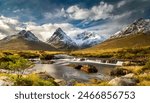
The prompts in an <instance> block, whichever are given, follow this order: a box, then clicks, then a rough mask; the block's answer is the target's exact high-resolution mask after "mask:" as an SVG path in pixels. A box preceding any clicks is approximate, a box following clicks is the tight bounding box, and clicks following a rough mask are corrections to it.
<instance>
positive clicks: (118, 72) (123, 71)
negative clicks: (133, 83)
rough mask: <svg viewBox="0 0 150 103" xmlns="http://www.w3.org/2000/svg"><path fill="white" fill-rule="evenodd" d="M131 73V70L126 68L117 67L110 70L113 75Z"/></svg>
mask: <svg viewBox="0 0 150 103" xmlns="http://www.w3.org/2000/svg"><path fill="white" fill-rule="evenodd" d="M129 73H131V71H130V70H127V69H124V68H115V69H113V70H112V71H111V72H110V75H111V76H123V75H126V74H129Z"/></svg>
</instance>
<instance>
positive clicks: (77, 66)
mask: <svg viewBox="0 0 150 103" xmlns="http://www.w3.org/2000/svg"><path fill="white" fill-rule="evenodd" d="M81 67H82V65H76V66H75V67H74V68H75V69H77V70H80V69H81Z"/></svg>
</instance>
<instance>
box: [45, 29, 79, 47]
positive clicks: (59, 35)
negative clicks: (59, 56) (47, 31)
mask: <svg viewBox="0 0 150 103" xmlns="http://www.w3.org/2000/svg"><path fill="white" fill-rule="evenodd" d="M47 42H48V43H49V44H50V45H52V46H53V47H55V48H57V49H75V48H77V47H78V46H77V44H76V43H75V42H74V41H73V40H72V39H71V38H70V37H69V36H68V35H67V34H66V33H65V32H64V31H63V30H62V29H61V28H58V29H56V31H55V32H54V34H53V35H52V36H51V37H50V38H49V39H48V40H47Z"/></svg>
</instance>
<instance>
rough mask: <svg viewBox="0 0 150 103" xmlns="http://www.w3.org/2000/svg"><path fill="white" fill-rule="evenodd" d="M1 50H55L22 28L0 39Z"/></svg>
mask: <svg viewBox="0 0 150 103" xmlns="http://www.w3.org/2000/svg"><path fill="white" fill-rule="evenodd" d="M0 49H1V50H56V49H55V48H53V47H51V46H50V45H48V44H46V43H44V42H42V41H40V40H39V39H38V38H37V37H36V36H35V35H34V34H33V33H32V32H30V31H25V30H22V31H20V32H19V33H18V34H15V35H10V36H7V37H5V38H3V39H2V40H0Z"/></svg>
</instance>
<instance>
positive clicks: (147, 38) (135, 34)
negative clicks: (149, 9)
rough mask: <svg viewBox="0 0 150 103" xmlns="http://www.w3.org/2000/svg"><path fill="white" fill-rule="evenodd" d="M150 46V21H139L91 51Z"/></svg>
mask: <svg viewBox="0 0 150 103" xmlns="http://www.w3.org/2000/svg"><path fill="white" fill-rule="evenodd" d="M144 46H150V19H142V18H140V19H138V20H136V21H134V22H133V23H131V24H130V25H128V26H127V27H125V28H123V29H122V30H120V31H118V32H117V33H115V34H114V35H112V36H111V37H110V38H108V39H107V40H105V41H103V42H101V43H100V44H98V45H95V46H93V47H91V48H89V49H91V50H95V49H103V50H104V49H113V48H137V47H144Z"/></svg>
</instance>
